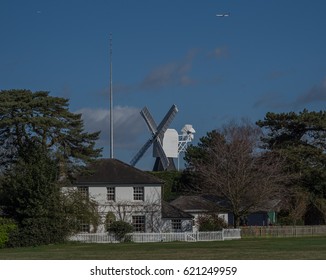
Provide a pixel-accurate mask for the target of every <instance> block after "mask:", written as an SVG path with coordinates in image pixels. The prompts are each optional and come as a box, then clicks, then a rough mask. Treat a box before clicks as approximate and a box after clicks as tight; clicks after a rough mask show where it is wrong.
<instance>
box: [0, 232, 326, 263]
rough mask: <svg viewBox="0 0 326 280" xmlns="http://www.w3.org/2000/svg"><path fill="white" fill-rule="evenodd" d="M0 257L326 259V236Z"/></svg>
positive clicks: (72, 248)
mask: <svg viewBox="0 0 326 280" xmlns="http://www.w3.org/2000/svg"><path fill="white" fill-rule="evenodd" d="M0 259H2V260H5V259H6V260H24V259H30V260H53V259H54V260H109V259H114V260H137V259H139V260H141V259H142V260H164V259H165V260H177V259H179V260H186V259H189V260H191V259H193V260H195V259H203V260H219V259H222V260H223V259H224V260H268V259H273V260H286V259H293V260H299V259H305V260H309V259H316V260H317V259H319V260H326V237H302V238H301V237H300V238H256V239H254V238H244V239H240V240H230V241H214V242H171V243H122V244H83V243H67V244H60V245H47V246H39V247H31V248H30V247H29V248H14V249H0Z"/></svg>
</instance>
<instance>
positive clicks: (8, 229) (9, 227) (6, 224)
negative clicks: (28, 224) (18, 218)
mask: <svg viewBox="0 0 326 280" xmlns="http://www.w3.org/2000/svg"><path fill="white" fill-rule="evenodd" d="M16 228H17V226H16V224H15V223H14V222H13V221H12V220H10V219H6V218H0V248H3V247H5V246H6V244H7V242H8V241H9V238H10V233H12V232H14V231H15V229H16Z"/></svg>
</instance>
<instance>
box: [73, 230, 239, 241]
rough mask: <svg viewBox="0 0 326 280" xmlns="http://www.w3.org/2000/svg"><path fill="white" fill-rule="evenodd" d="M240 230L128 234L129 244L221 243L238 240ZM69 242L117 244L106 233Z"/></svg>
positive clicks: (89, 234)
mask: <svg viewBox="0 0 326 280" xmlns="http://www.w3.org/2000/svg"><path fill="white" fill-rule="evenodd" d="M240 231H241V230H240V229H223V230H222V231H207V232H202V231H198V232H168V233H130V234H128V236H130V241H131V242H136V243H147V242H173V241H186V242H196V241H221V240H231V239H240V238H241V234H240ZM69 240H70V241H79V242H84V243H117V242H118V241H117V240H116V238H115V237H114V236H113V235H110V234H108V233H79V234H76V235H74V236H72V237H70V238H69Z"/></svg>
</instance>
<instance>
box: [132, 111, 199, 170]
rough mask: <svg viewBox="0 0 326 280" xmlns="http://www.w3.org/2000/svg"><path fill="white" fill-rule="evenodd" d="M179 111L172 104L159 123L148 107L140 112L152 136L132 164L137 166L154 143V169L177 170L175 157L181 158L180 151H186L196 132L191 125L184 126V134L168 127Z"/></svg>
mask: <svg viewBox="0 0 326 280" xmlns="http://www.w3.org/2000/svg"><path fill="white" fill-rule="evenodd" d="M177 112H178V108H177V106H176V105H172V107H171V108H170V110H169V111H168V112H167V114H166V115H165V117H164V118H163V120H162V121H161V122H160V124H159V125H157V124H156V122H155V121H154V119H153V117H152V115H151V113H150V112H149V110H148V109H147V108H146V107H144V108H143V109H142V110H141V112H140V114H141V116H142V117H143V118H144V120H145V122H146V124H147V127H148V129H149V131H150V133H151V138H150V139H148V140H147V141H146V143H145V144H144V145H143V147H142V148H141V149H140V150H139V151H138V153H137V154H136V155H135V156H134V157H133V159H132V160H131V161H130V164H131V165H132V166H135V165H136V164H137V162H138V161H139V160H140V159H141V157H142V156H143V155H144V154H145V152H146V151H147V150H148V148H149V147H150V146H152V145H153V157H155V158H156V160H155V164H154V167H153V171H163V170H176V167H175V164H174V160H173V159H174V158H178V159H179V154H180V152H185V149H186V147H187V144H188V143H189V142H190V141H192V139H193V133H195V130H194V129H193V128H192V126H191V125H185V126H184V128H183V129H182V130H181V132H182V135H178V132H177V131H176V130H175V129H171V128H168V127H169V125H170V124H171V122H172V120H173V119H174V117H175V115H176V114H177ZM178 165H179V161H178Z"/></svg>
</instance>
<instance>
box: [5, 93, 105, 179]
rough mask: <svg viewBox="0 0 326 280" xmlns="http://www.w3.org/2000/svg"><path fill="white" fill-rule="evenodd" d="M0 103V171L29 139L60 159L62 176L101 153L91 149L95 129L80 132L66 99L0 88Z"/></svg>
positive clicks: (77, 115) (93, 142)
mask: <svg viewBox="0 0 326 280" xmlns="http://www.w3.org/2000/svg"><path fill="white" fill-rule="evenodd" d="M0 104H1V105H0V157H1V162H0V170H1V169H2V170H4V169H7V168H8V167H10V166H11V165H12V164H13V163H14V162H15V161H16V160H17V157H18V153H19V150H20V149H23V148H24V147H25V146H26V145H27V144H28V143H29V142H34V143H38V144H40V145H41V146H42V147H43V148H44V149H46V150H48V151H51V152H52V153H53V155H55V156H56V158H58V159H60V165H61V168H62V170H61V171H62V172H65V174H66V175H71V174H72V173H73V172H74V171H75V169H76V167H80V166H82V165H85V164H86V163H87V162H89V161H90V160H92V159H95V158H97V157H98V156H99V155H100V153H101V149H95V148H94V147H95V141H96V140H97V139H98V136H99V132H95V133H86V132H84V131H83V129H84V128H83V122H82V119H81V115H80V114H74V113H71V112H69V110H68V99H65V98H59V97H52V96H50V95H49V92H46V91H36V92H32V91H30V90H2V91H0Z"/></svg>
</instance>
